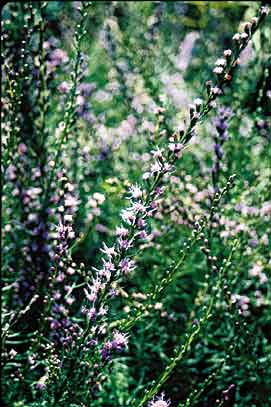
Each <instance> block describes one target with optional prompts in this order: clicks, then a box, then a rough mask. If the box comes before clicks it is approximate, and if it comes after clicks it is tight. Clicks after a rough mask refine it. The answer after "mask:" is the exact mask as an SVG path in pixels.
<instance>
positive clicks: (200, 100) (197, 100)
mask: <svg viewBox="0 0 271 407" xmlns="http://www.w3.org/2000/svg"><path fill="white" fill-rule="evenodd" d="M202 103H203V100H202V99H200V98H197V99H195V100H194V104H195V105H196V106H201V105H202Z"/></svg>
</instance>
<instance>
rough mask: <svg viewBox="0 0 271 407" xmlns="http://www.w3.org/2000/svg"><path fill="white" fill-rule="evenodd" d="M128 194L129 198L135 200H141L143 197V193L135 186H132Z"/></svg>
mask: <svg viewBox="0 0 271 407" xmlns="http://www.w3.org/2000/svg"><path fill="white" fill-rule="evenodd" d="M129 193H130V194H131V197H132V198H135V199H138V198H141V197H142V195H143V191H142V190H141V189H140V188H139V187H138V186H137V185H132V186H131V187H130V188H129Z"/></svg>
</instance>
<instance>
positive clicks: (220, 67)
mask: <svg viewBox="0 0 271 407" xmlns="http://www.w3.org/2000/svg"><path fill="white" fill-rule="evenodd" d="M213 72H214V73H216V74H218V75H220V74H222V73H223V68H222V66H216V67H215V69H214V70H213Z"/></svg>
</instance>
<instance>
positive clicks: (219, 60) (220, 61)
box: [215, 58, 227, 66]
mask: <svg viewBox="0 0 271 407" xmlns="http://www.w3.org/2000/svg"><path fill="white" fill-rule="evenodd" d="M226 63H227V61H226V59H224V58H219V59H217V60H216V62H215V65H219V66H225V65H226Z"/></svg>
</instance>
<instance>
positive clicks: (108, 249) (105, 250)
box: [101, 243, 117, 258]
mask: <svg viewBox="0 0 271 407" xmlns="http://www.w3.org/2000/svg"><path fill="white" fill-rule="evenodd" d="M101 252H103V253H104V254H105V255H106V256H108V257H109V258H111V257H113V256H116V254H117V252H116V251H115V246H112V247H107V246H106V244H105V243H103V249H101Z"/></svg>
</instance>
